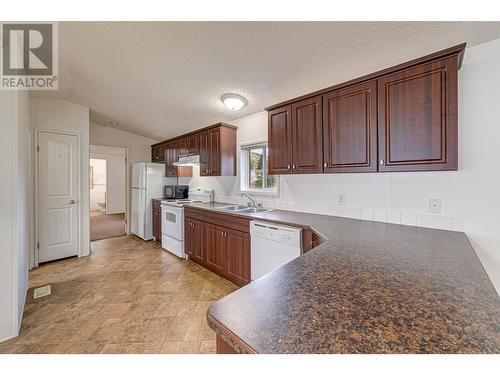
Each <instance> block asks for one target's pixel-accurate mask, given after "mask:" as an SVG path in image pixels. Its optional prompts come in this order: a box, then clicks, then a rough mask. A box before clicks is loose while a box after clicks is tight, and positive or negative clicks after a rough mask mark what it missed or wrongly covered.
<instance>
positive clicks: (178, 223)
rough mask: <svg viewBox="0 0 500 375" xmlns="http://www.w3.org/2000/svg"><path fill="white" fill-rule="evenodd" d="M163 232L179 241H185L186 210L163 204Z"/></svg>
mask: <svg viewBox="0 0 500 375" xmlns="http://www.w3.org/2000/svg"><path fill="white" fill-rule="evenodd" d="M161 232H162V233H163V234H164V235H166V236H169V237H172V238H175V239H176V240H178V241H184V209H183V208H182V207H176V206H171V205H168V204H163V205H162V206H161Z"/></svg>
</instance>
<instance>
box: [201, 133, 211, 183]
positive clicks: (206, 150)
mask: <svg viewBox="0 0 500 375" xmlns="http://www.w3.org/2000/svg"><path fill="white" fill-rule="evenodd" d="M199 140H200V176H209V175H210V173H209V170H210V163H211V161H210V145H209V137H208V130H205V131H203V132H201V133H200V136H199Z"/></svg>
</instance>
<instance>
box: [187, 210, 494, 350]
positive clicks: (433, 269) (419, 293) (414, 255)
mask: <svg viewBox="0 0 500 375" xmlns="http://www.w3.org/2000/svg"><path fill="white" fill-rule="evenodd" d="M220 205H221V204H220V203H212V204H197V205H192V206H193V207H198V208H202V209H208V210H213V209H215V208H216V207H217V206H220ZM240 216H246V217H253V218H255V219H261V220H266V221H273V222H279V223H288V224H293V225H299V226H305V227H311V228H312V229H313V230H314V231H316V232H317V233H318V234H320V235H322V236H323V237H325V238H326V241H325V242H324V243H323V244H321V245H320V246H318V247H316V248H315V249H313V250H311V251H309V252H307V253H306V254H304V255H302V256H301V257H299V258H297V259H295V260H293V261H292V262H290V263H288V264H286V265H284V266H283V267H281V268H279V269H277V270H275V271H274V272H271V273H270V274H268V275H266V276H264V277H262V278H260V279H258V280H257V281H255V282H253V283H251V284H249V285H247V286H245V287H243V288H241V289H239V290H237V291H236V292H234V293H232V294H230V295H228V296H227V297H225V298H222V299H221V300H220V301H218V302H216V303H214V304H213V305H212V306H211V307H210V308H209V310H208V312H207V318H208V322H209V324H210V326H211V327H212V329H214V330H215V331H216V332H217V333H218V334H220V335H221V337H222V338H223V339H224V341H226V342H227V343H229V344H230V345H231V346H232V347H233V348H234V349H235V350H236V351H238V352H241V353H499V352H500V299H499V296H498V294H497V293H496V291H495V289H494V288H493V285H492V284H491V281H490V280H489V278H488V276H487V275H486V272H485V271H484V269H483V267H482V265H481V263H480V262H479V259H478V258H477V256H476V253H475V252H474V250H473V248H472V247H471V245H470V243H469V240H468V239H467V237H466V235H465V234H464V233H459V232H452V231H444V230H437V229H427V228H419V227H412V226H403V225H394V224H385V223H378V222H371V221H362V220H353V219H346V218H339V217H334V216H326V215H315V214H306V213H300V212H293V211H284V210H273V211H269V212H264V213H259V214H252V215H240Z"/></svg>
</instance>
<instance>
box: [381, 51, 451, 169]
mask: <svg viewBox="0 0 500 375" xmlns="http://www.w3.org/2000/svg"><path fill="white" fill-rule="evenodd" d="M457 69H458V65H457V57H456V56H453V57H450V58H447V59H443V60H439V61H436V62H433V63H429V64H425V65H421V66H417V67H415V68H411V69H406V70H403V71H401V72H398V73H395V74H392V75H389V76H386V77H382V78H380V79H379V80H378V129H379V133H378V139H379V159H380V160H379V170H380V171H423V170H456V169H457V167H458V166H457Z"/></svg>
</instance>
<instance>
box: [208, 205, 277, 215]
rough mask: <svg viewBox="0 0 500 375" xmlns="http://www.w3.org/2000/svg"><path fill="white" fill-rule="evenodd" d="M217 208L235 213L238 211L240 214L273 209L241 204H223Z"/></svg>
mask: <svg viewBox="0 0 500 375" xmlns="http://www.w3.org/2000/svg"><path fill="white" fill-rule="evenodd" d="M215 209H216V210H217V211H224V212H234V213H238V214H256V213H259V212H267V211H271V210H269V209H267V208H262V207H247V206H240V205H230V206H222V207H217V208H215Z"/></svg>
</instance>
